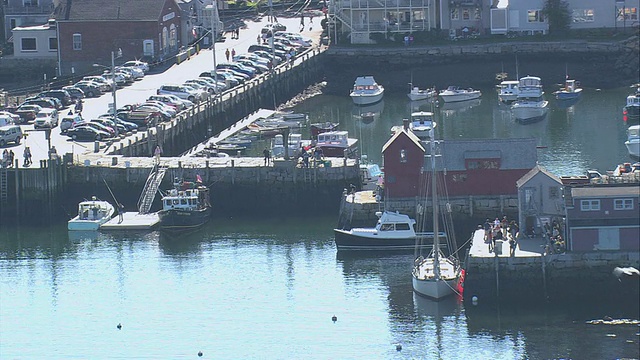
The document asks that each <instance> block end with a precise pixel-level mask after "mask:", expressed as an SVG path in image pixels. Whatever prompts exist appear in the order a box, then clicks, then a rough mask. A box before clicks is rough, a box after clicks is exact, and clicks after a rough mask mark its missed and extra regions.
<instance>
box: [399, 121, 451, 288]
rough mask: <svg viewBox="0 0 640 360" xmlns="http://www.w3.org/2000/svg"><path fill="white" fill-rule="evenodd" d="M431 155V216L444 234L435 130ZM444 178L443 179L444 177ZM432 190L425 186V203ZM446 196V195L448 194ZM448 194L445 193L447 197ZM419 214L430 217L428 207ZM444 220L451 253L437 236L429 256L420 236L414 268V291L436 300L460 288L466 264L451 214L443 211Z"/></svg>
mask: <svg viewBox="0 0 640 360" xmlns="http://www.w3.org/2000/svg"><path fill="white" fill-rule="evenodd" d="M429 143H430V152H429V154H430V155H427V156H429V157H430V158H431V179H430V180H429V181H428V183H430V184H431V186H430V187H431V189H430V193H431V203H432V204H433V214H432V217H431V220H432V223H433V232H434V233H440V231H439V229H440V220H441V219H440V215H441V214H440V206H441V205H442V204H441V203H440V199H439V196H438V189H439V188H442V185H441V184H440V185H438V181H439V180H438V171H436V157H437V156H441V154H438V147H437V146H436V141H435V139H434V135H433V132H432V134H431V136H430V142H429ZM441 181H443V180H441ZM428 192H429V190H428V189H425V197H424V199H425V204H426V198H427V195H428V194H427V193H428ZM444 195H446V194H444ZM443 197H444V196H443ZM443 208H444V209H449V208H450V206H449V204H444V205H443ZM418 213H422V217H423V219H424V218H425V216H426V211H425V210H424V207H421V210H420V209H419V211H418ZM442 215H443V216H442V220H443V222H444V229H445V233H446V236H445V238H446V239H447V241H448V242H449V244H448V245H449V246H448V247H449V250H450V254H449V256H445V255H444V253H443V252H442V251H441V249H440V248H441V242H440V240H441V237H440V236H435V237H433V247H432V248H431V252H430V253H429V255H428V256H426V257H424V256H423V255H422V248H423V247H422V244H423V239H422V238H419V239H418V240H417V241H416V250H415V253H416V256H417V258H416V259H415V261H414V266H413V270H412V273H411V274H412V285H413V291H415V292H416V293H418V294H419V295H422V296H427V297H429V298H432V299H436V300H437V299H441V298H444V297H447V296H450V295H453V294H454V293H456V292H457V290H456V289H457V288H458V285H459V282H460V279H461V277H462V267H461V266H460V261H459V259H458V257H457V256H456V255H455V254H457V244H456V242H455V236H453V225H452V220H451V213H450V212H448V211H447V212H445V213H443V214H442Z"/></svg>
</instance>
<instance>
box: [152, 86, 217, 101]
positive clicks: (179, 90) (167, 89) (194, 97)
mask: <svg viewBox="0 0 640 360" xmlns="http://www.w3.org/2000/svg"><path fill="white" fill-rule="evenodd" d="M156 93H157V94H158V95H165V94H169V95H175V96H177V97H179V98H180V99H187V100H189V101H191V102H193V103H195V102H197V101H200V100H203V99H205V98H206V96H207V95H206V92H203V91H198V90H196V89H194V88H192V87H189V86H186V85H162V86H160V88H159V89H158V91H157V92H156Z"/></svg>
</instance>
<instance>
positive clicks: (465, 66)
mask: <svg viewBox="0 0 640 360" xmlns="http://www.w3.org/2000/svg"><path fill="white" fill-rule="evenodd" d="M638 50H639V48H638V37H637V36H634V37H631V38H629V39H628V40H626V41H622V42H591V41H579V40H574V41H562V42H560V41H559V42H513V43H512V42H505V43H491V44H463V43H452V44H451V45H442V46H409V47H402V48H398V47H393V48H345V47H330V48H329V49H328V50H327V51H326V53H325V54H324V55H323V57H324V60H325V63H326V64H327V65H326V67H327V69H326V71H325V74H326V80H327V84H328V86H327V88H326V89H325V92H326V93H335V94H344V93H345V92H348V90H349V89H350V88H351V86H353V80H354V79H355V77H356V76H360V75H363V74H371V75H374V76H375V77H376V80H377V81H378V82H379V83H381V84H383V85H384V86H385V88H386V89H388V90H391V91H405V90H406V89H407V83H408V82H409V81H413V83H415V84H422V85H421V86H427V85H429V86H430V85H435V86H436V87H437V88H445V87H447V86H448V85H460V86H465V87H467V86H473V87H492V86H493V85H495V84H496V83H497V80H496V77H495V75H496V74H497V73H502V72H507V73H508V77H509V79H515V78H516V77H517V74H519V76H525V75H527V74H529V75H535V76H539V77H541V78H542V79H543V83H544V85H545V86H555V84H556V83H563V82H564V79H565V71H566V70H568V72H569V75H570V76H571V78H574V79H578V80H579V81H580V82H581V83H582V86H583V87H591V88H613V87H619V86H626V85H630V84H632V83H636V82H638V81H639V75H638V74H639V73H640V65H639V64H640V58H639V51H638ZM516 64H517V66H516Z"/></svg>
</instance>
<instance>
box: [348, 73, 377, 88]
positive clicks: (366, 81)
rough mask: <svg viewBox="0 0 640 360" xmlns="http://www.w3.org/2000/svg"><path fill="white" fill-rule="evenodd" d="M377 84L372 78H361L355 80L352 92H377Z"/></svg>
mask: <svg viewBox="0 0 640 360" xmlns="http://www.w3.org/2000/svg"><path fill="white" fill-rule="evenodd" d="M378 87H379V86H378V84H377V83H376V80H375V79H374V78H373V76H361V77H358V78H356V81H355V83H354V84H353V90H354V91H364V90H377V89H378Z"/></svg>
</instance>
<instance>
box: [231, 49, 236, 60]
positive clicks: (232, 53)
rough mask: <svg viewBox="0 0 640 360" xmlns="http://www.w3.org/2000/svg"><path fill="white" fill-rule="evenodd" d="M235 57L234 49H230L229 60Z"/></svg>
mask: <svg viewBox="0 0 640 360" xmlns="http://www.w3.org/2000/svg"><path fill="white" fill-rule="evenodd" d="M234 57H236V49H231V58H232V59H233V58H234Z"/></svg>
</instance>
